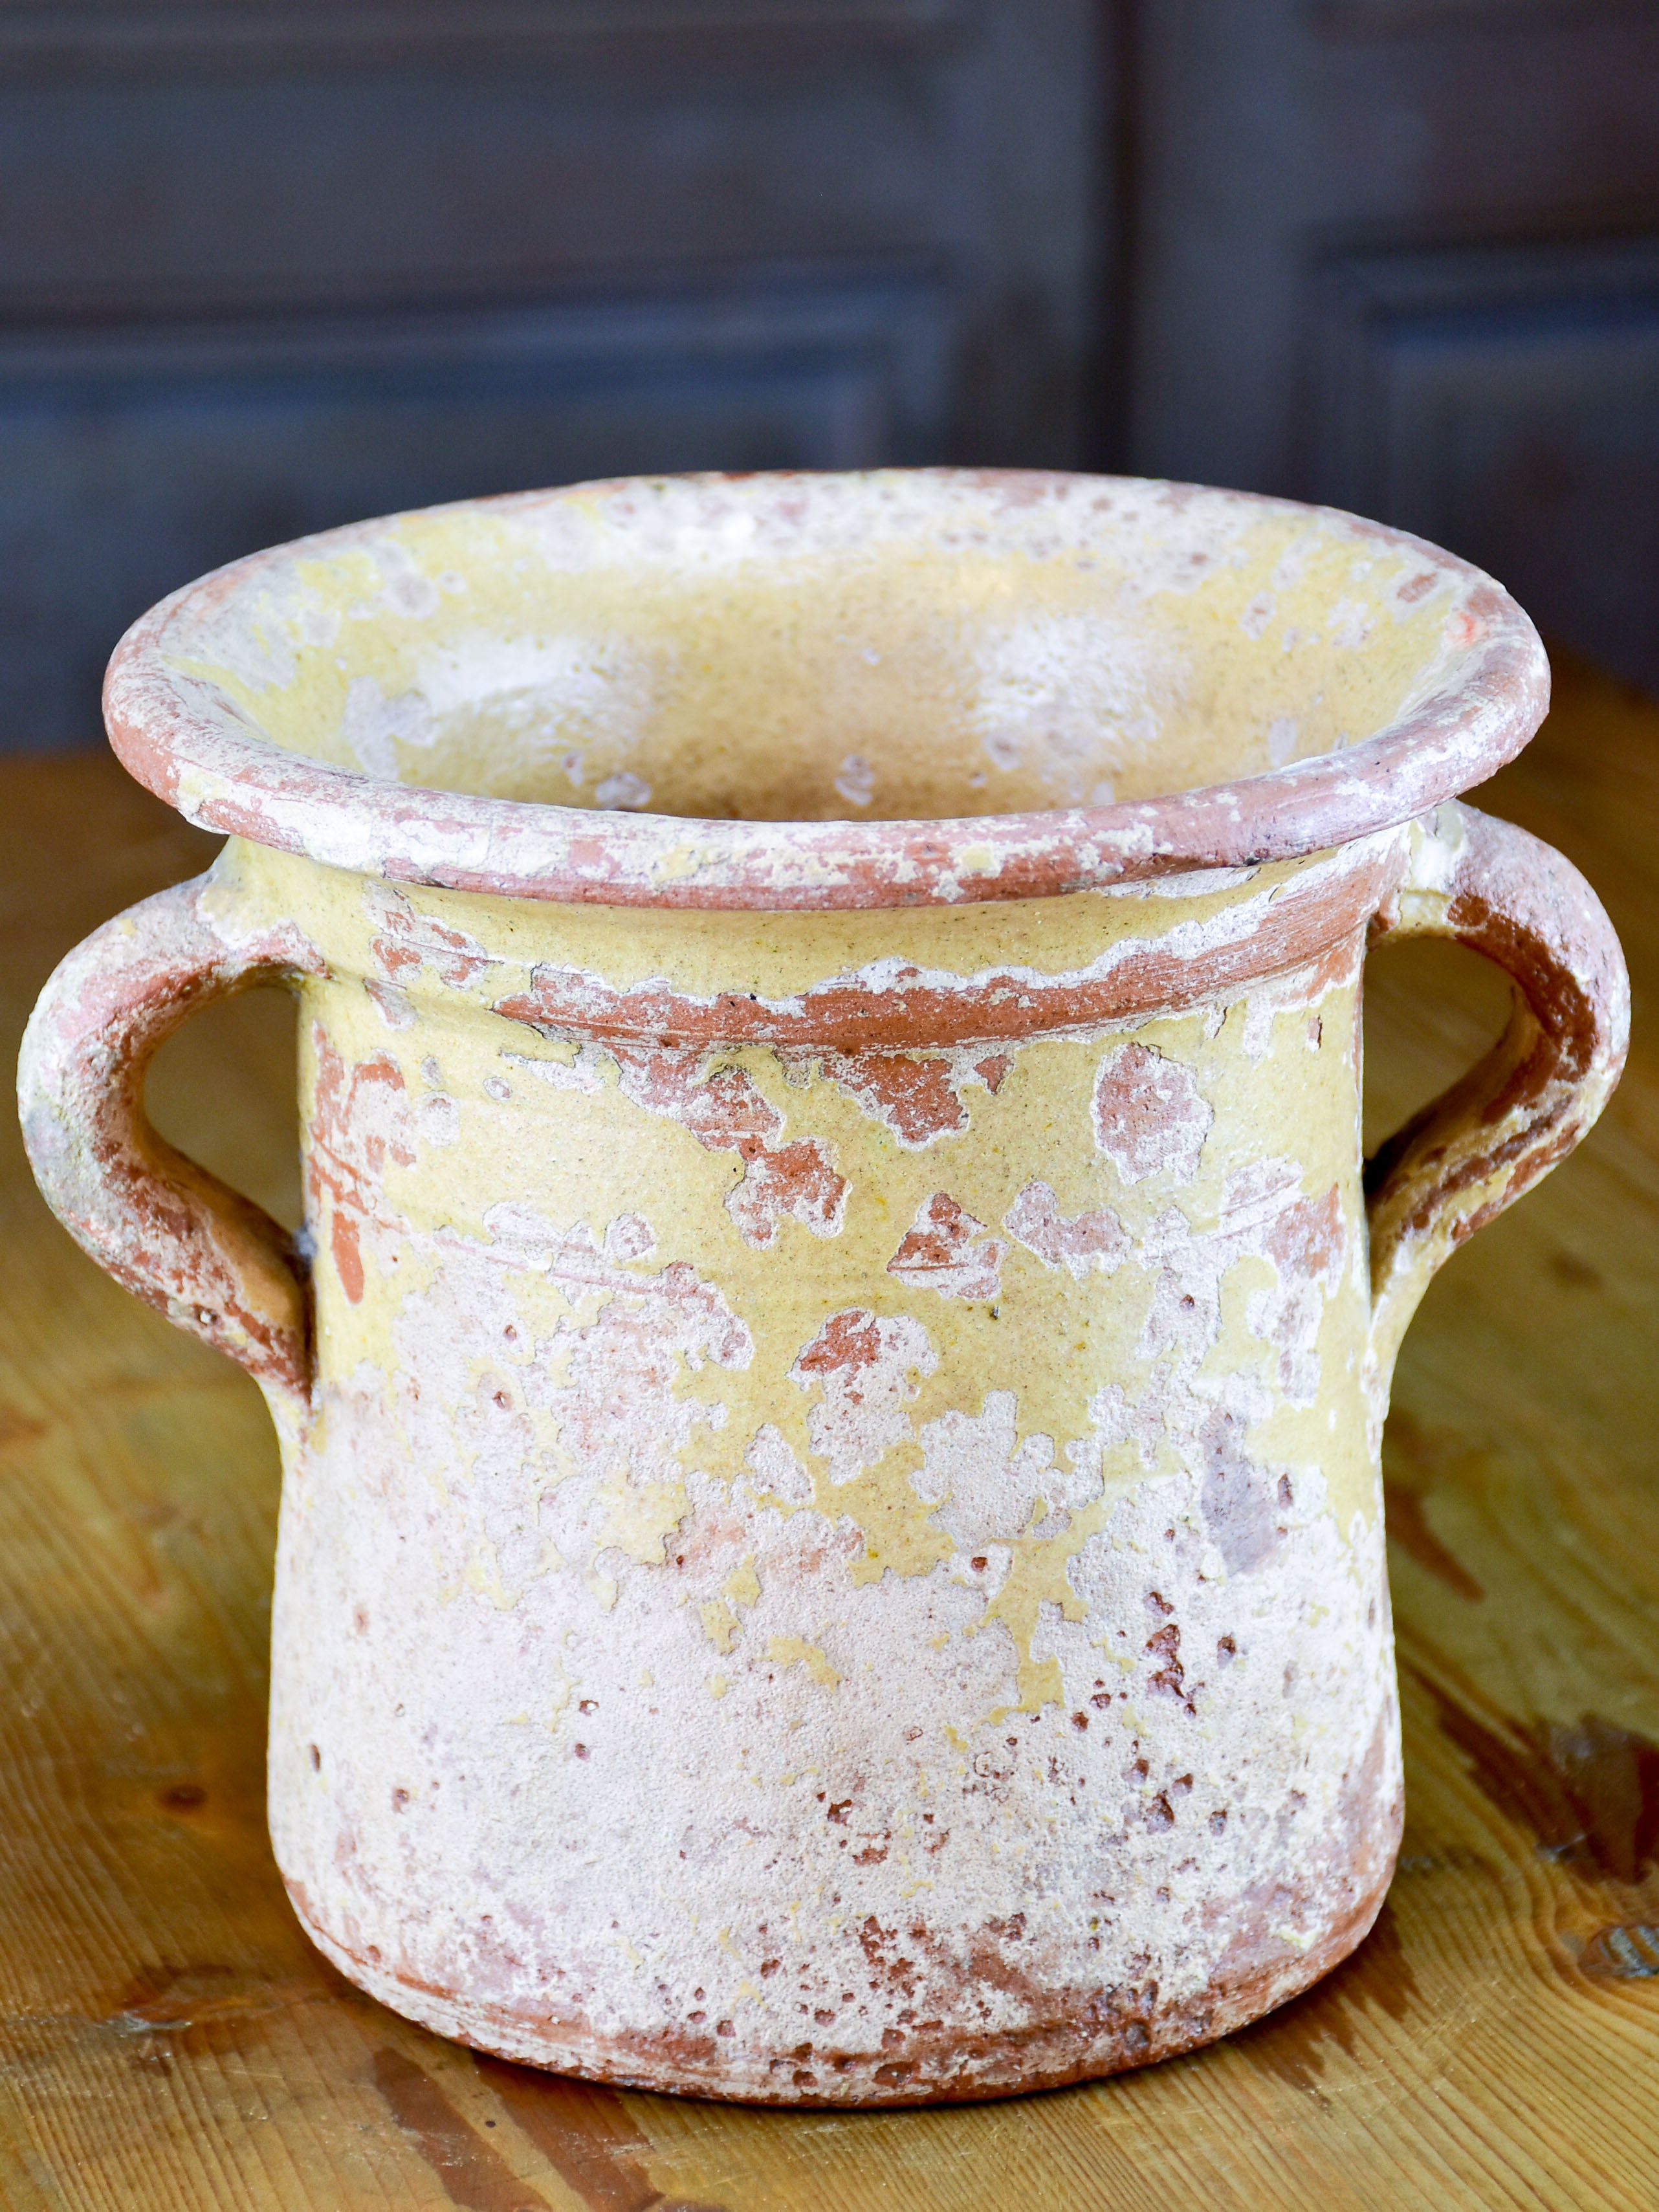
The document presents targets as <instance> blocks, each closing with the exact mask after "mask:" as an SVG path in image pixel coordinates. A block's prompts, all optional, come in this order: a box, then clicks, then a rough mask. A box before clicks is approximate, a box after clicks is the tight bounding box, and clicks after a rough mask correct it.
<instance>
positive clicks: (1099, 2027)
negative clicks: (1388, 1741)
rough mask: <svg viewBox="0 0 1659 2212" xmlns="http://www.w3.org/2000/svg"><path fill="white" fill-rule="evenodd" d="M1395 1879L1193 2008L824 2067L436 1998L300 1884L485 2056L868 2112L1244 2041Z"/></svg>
mask: <svg viewBox="0 0 1659 2212" xmlns="http://www.w3.org/2000/svg"><path fill="white" fill-rule="evenodd" d="M1394 1857H1395V1855H1394V1852H1393V1851H1390V1852H1389V1854H1388V1857H1387V1859H1386V1862H1385V1863H1384V1867H1383V1875H1382V1879H1381V1880H1380V1881H1378V1882H1377V1884H1376V1887H1375V1888H1374V1889H1372V1890H1370V1892H1369V1893H1367V1894H1366V1895H1365V1896H1364V1898H1363V1899H1361V1901H1360V1902H1359V1903H1358V1905H1355V1906H1354V1907H1353V1909H1352V1911H1350V1912H1349V1913H1348V1914H1347V1915H1346V1917H1345V1918H1344V1919H1343V1920H1342V1921H1341V1922H1340V1923H1338V1924H1337V1925H1335V1926H1334V1927H1333V1928H1331V1929H1329V1930H1328V1933H1327V1934H1326V1935H1325V1936H1323V1937H1322V1938H1321V1939H1320V1940H1319V1941H1318V1942H1315V1943H1313V1944H1310V1946H1309V1948H1308V1949H1307V1950H1306V1951H1304V1952H1303V1953H1301V1954H1299V1955H1297V1956H1296V1957H1293V1958H1289V1959H1284V1960H1279V1961H1278V1962H1277V1963H1275V1964H1274V1965H1273V1966H1271V1967H1267V1968H1263V1969H1258V1970H1257V1971H1256V1972H1254V1973H1249V1974H1241V1975H1238V1976H1237V1977H1218V1978H1216V1979H1215V1980H1213V1981H1212V1982H1211V1984H1209V1986H1208V1987H1207V1988H1206V1989H1204V1990H1200V1991H1199V1992H1198V1993H1197V1994H1196V1995H1194V1996H1191V1997H1189V1998H1187V1999H1185V2000H1184V2001H1182V2002H1180V2003H1176V2004H1171V2005H1169V2006H1167V2007H1159V2006H1158V2004H1157V2003H1156V2002H1153V2003H1152V2006H1151V2007H1150V2008H1146V2007H1145V2006H1142V2005H1137V2006H1136V2007H1135V2008H1134V2009H1133V2011H1131V2010H1127V2009H1122V2010H1115V2009H1113V2008H1109V1992H1105V1991H1103V1992H1101V1993H1100V1996H1098V1997H1097V1998H1096V1999H1095V2000H1094V2001H1093V2002H1091V2003H1090V2004H1089V2005H1087V2006H1086V2007H1085V2008H1081V2009H1079V2011H1078V2012H1077V2013H1075V2014H1073V2015H1071V2016H1068V2017H1062V2018H1060V2019H1056V2020H1054V2021H1048V2022H1045V2023H1043V2024H1042V2025H1040V2026H1037V2027H1027V2028H1022V2029H1019V2030H1017V2031H1014V2032H1012V2033H992V2034H974V2033H971V2032H969V2031H967V2030H962V2029H957V2030H946V2031H945V2032H944V2033H939V2034H937V2035H934V2036H931V2037H929V2036H926V2035H915V2036H913V2037H911V2038H910V2039H908V2041H907V2043H906V2045H905V2049H904V2051H903V2054H902V2055H900V2054H899V2053H896V2052H893V2051H845V2052H836V2051H830V2052H823V2051H818V2050H817V2049H814V2051H812V2054H811V2063H810V2065H807V2064H803V2063H801V2062H800V2060H799V2058H798V2057H796V2056H794V2055H793V2054H773V2055H768V2054H765V2053H763V2051H752V2052H747V2053H746V2052H745V2051H744V2049H743V2048H742V2046H741V2045H738V2046H736V2047H732V2045H726V2046H725V2047H722V2048H718V2049H716V2048H711V2047H710V2046H711V2045H713V2044H714V2039H713V2038H712V2037H708V2036H704V2037H700V2038H699V2037H692V2036H689V2035H686V2034H684V2033H683V2032H676V2031H669V2032H666V2033H661V2034H659V2035H654V2036H647V2035H626V2034H623V2035H602V2034H599V2033H594V2032H593V2031H592V2029H590V2028H589V2027H586V2025H585V2024H584V2023H583V2022H582V2021H580V2020H579V2019H570V2020H565V2021H551V2020H541V2021H536V2020H532V2019H531V2018H528V2017H526V2015H524V2014H522V2013H517V2012H509V2011H507V2009H506V2008H502V2007H500V2006H495V2005H489V2004H484V2003H480V2002H477V2001H476V2000H471V1999H468V1998H465V1997H463V1996H458V1995H456V1994H454V1993H453V1992H451V1991H449V1990H441V1989H436V1988H432V1987H428V1986H425V1985H423V1984H420V1983H417V1982H414V1981H411V1980H410V1979H408V1978H405V1977H404V1976H402V1975H400V1974H398V1973H395V1972H392V1971H391V1970H389V1969H388V1968H387V1967H386V1966H383V1965H381V1964H379V1963H376V1962H375V1961H374V1960H366V1959H362V1958H359V1957H358V1956H357V1955H356V1954H355V1953H354V1952H351V1951H349V1950H348V1949H347V1948H345V1947H344V1946H343V1944H341V1943H339V1942H336V1941H335V1939H334V1938H333V1937H332V1936H330V1935H328V1934H327V1933H326V1932H325V1930H324V1929H321V1928H319V1926H318V1924H317V1923H316V1921H315V1920H314V1919H313V1917H312V1915H311V1914H310V1912H309V1911H307V1900H306V1898H305V1896H304V1893H303V1892H302V1891H301V1889H300V1887H299V1886H298V1885H297V1884H295V1883H294V1882H289V1883H288V1884H287V1887H288V1892H289V1899H290V1901H291V1903H292V1904H293V1906H294V1909H295V1913H296V1914H297V1915H298V1917H299V1919H300V1923H301V1926H302V1927H303V1928H304V1929H305V1931H306V1934H307V1936H309V1937H310V1938H311V1940H312V1942H313V1943H314V1944H315V1945H316V1946H317V1948H318V1949H319V1951H320V1952H321V1953H322V1954H323V1955H324V1957H325V1959H327V1960H329V1961H330V1963H331V1965H332V1966H337V1968H338V1969H339V1971H340V1972H341V1973H343V1975H344V1976H345V1978H346V1979H347V1980H348V1981H349V1982H352V1983H355V1984H356V1986H357V1987H358V1988H359V1989H361V1990H364V1991H365V1992H366V1993H367V1994H368V1996H372V1997H374V1999H375V2000H376V2001H377V2002H380V2003H381V2004H384V2005H385V2006H386V2007H387V2008H389V2009H390V2010H391V2011H392V2012H395V2013H399V2014H401V2015H403V2017H404V2019H406V2020H412V2021H416V2022H417V2023H418V2024H419V2025H420V2026H421V2027H427V2028H430V2029H431V2030H432V2031H433V2032H434V2033H435V2034H438V2035H441V2036H445V2037H447V2039H449V2040H450V2041H452V2042H454V2043H464V2044H465V2045H468V2046H469V2047H470V2048H471V2049H472V2050H475V2051H487V2052H488V2053H489V2054H490V2055H491V2056H492V2057H497V2058H506V2059H510V2060H512V2061H513V2063H515V2064H517V2065H521V2066H534V2067H538V2068H540V2069H542V2070H543V2071H544V2072H546V2073H550V2074H563V2075H574V2076H575V2077H576V2078H578V2079H579V2080H582V2081H604V2082H606V2083H608V2084H609V2085H610V2086H611V2087H614V2088H618V2089H639V2090H648V2091H650V2092H652V2093H656V2094H660V2095H666V2096H674V2097H710V2098H717V2099H720V2100H722V2101H724V2102H726V2103H732V2104H750V2105H775V2106H798V2107H801V2108H811V2107H813V2106H818V2107H823V2106H859V2107H861V2108H872V2107H875V2106H905V2105H949V2104H970V2103H976V2102H980V2101H982V2100H987V2099H989V2098H993V2097H1012V2096H1025V2095H1030V2094H1031V2093H1033V2092H1035V2091H1037V2090H1041V2089H1061V2088H1065V2087H1068V2086H1069V2085H1071V2084H1073V2083H1076V2082H1079V2081H1098V2080H1100V2079H1102V2078H1103V2077H1104V2076H1105V2075H1110V2074H1122V2073H1127V2071H1128V2070H1129V2069H1131V2068H1133V2067H1137V2066H1150V2065H1153V2064H1155V2063H1157V2062H1158V2060H1159V2059H1162V2058H1174V2057H1178V2056H1179V2055H1180V2054H1181V2053H1182V2051H1195V2050H1199V2049H1200V2048H1201V2047H1202V2046H1203V2045H1205V2044H1206V2043H1214V2042H1217V2041H1218V2040H1219V2039H1221V2038H1222V2037H1223V2036H1225V2035H1231V2033H1233V2032H1234V2031H1235V2030H1236V2029H1237V2028H1241V2027H1248V2026H1249V2023H1250V2022H1251V2021H1255V2020H1260V2019H1261V2017H1262V2016H1263V2015H1264V2014H1267V2013H1270V2012H1273V2010H1275V2009H1276V2008H1278V2007H1279V2006H1280V2005H1282V2004H1286V2003H1288V2002H1289V2001H1290V2000H1291V1998H1292V1997H1297V1996H1301V1995H1302V1994H1303V1993H1304V1990H1309V1989H1310V1988H1311V1987H1312V1986H1313V1984H1315V1983H1316V1982H1317V1981H1319V1980H1321V1979H1322V1978H1323V1977H1324V1976H1325V1975H1326V1974H1328V1973H1329V1972H1331V1970H1332V1969H1333V1968H1334V1967H1335V1966H1340V1965H1341V1963H1342V1961H1343V1960H1345V1959H1346V1958H1347V1957H1348V1956H1349V1954H1351V1953H1352V1952H1353V1951H1355V1950H1357V1949H1358V1946H1359V1945H1360V1944H1361V1943H1362V1942H1364V1939H1365V1937H1366V1936H1368V1935H1369V1934H1370V1931H1371V1928H1372V1925H1373V1923H1375V1921H1376V1916H1377V1914H1378V1913H1379V1912H1380V1911H1381V1910H1382V1907H1383V1899H1384V1897H1385V1896H1386V1895H1387V1894H1388V1889H1389V1882H1390V1881H1392V1879H1393V1875H1394Z"/></svg>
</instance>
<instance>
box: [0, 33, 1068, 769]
mask: <svg viewBox="0 0 1659 2212" xmlns="http://www.w3.org/2000/svg"><path fill="white" fill-rule="evenodd" d="M1097 54H1098V40H1097V15H1096V9H1095V7H1094V4H1093V0H1018V4H1007V0H353V4H352V5H350V6H346V5H343V4H341V0H55V4H47V3H46V0H0V744H3V745H10V746H20V745H21V746H33V745H52V744H75V743H87V742H90V741H91V740H92V739H94V738H95V736H96V733H97V730H98V717H97V704H96V702H97V687H98V682H99V678H100V673H101V671H102V667H103V664H104V662H105V660H106V658H107V656H108V653H109V651H110V648H111V647H112V645H113V643H114V642H115V640H116V638H117V637H118V635H119V634H120V632H121V630H122V629H124V628H125V625H126V624H127V623H128V622H130V621H131V619H132V618H133V617H135V616H136V615H137V614H139V613H140V612H142V611H143V609H144V607H146V606H147V605H149V603H150V602H151V601H152V600H154V599H157V598H158V597H160V596H161V594H162V593H163V592H167V591H168V590H170V589H172V588H173V586H176V585H178V584H180V583H183V582H185V581H186V580H188V579H190V578H191V577H193V576H195V575H197V574H200V573H201V572H202V571H203V570H204V569H206V568H211V567H213V566H215V565H216V564H217V563H218V562H222V561H225V560H228V559H231V558H233V557H234V556H236V555H237V554H240V553H242V552H245V551H247V550H251V549H252V548H253V547H255V546H258V545H261V544H270V543H272V542H273V541H276V540H278V539H282V538H290V537H294V536H295V535H297V534H299V533H301V532H306V531H310V530H316V529H321V528H324V527H326V526H328V525H330V524H332V523H335V522H338V521H343V520H348V519H349V518H351V517H354V516H357V515H363V514H373V513H385V512H386V511H387V510H389V509H392V508H395V507H404V506H410V505H416V504H420V503H422V502H424V501H435V500H443V499H452V498H458V497H461V496H465V495H469V494H473V493H482V492H490V491H499V490H508V489H520V488H522V487H525V486H528V485H533V484H539V483H558V482H563V481H569V480H572V479H574V478H579V477H591V476H599V475H608V474H614V473H623V472H629V471H653V470H670V469H685V468H738V469H742V468H763V467H771V466H802V467H848V466H859V465H867V464H871V463H875V462H884V461H893V462H922V461H932V460H949V459H970V460H975V461H1008V462H1027V463H1035V464H1050V465H1061V466H1064V465H1068V464H1069V465H1075V464H1076V463H1077V462H1078V461H1079V459H1080V458H1082V456H1083V453H1084V412H1085V399H1086V397H1087V395H1086V394H1085V356H1086V349H1087V343H1088V337H1089V330H1090V319H1091V315H1092V314H1093V313H1094V312H1095V307H1096V298H1097V295H1096V287H1095V274H1096V266H1095V264H1096V258H1097V253H1098V252H1099V240H1100V226H1099V224H1098V222H1097V187H1096V171H1095V162H1096V158H1097V130H1098V125H1099V119H1100V117H1101V115H1102V113H1103V110H1104V106H1105V102H1104V100H1103V94H1102V90H1101V86H1100V83H1099V81H1098V74H1097V72H1098V59H1097Z"/></svg>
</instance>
